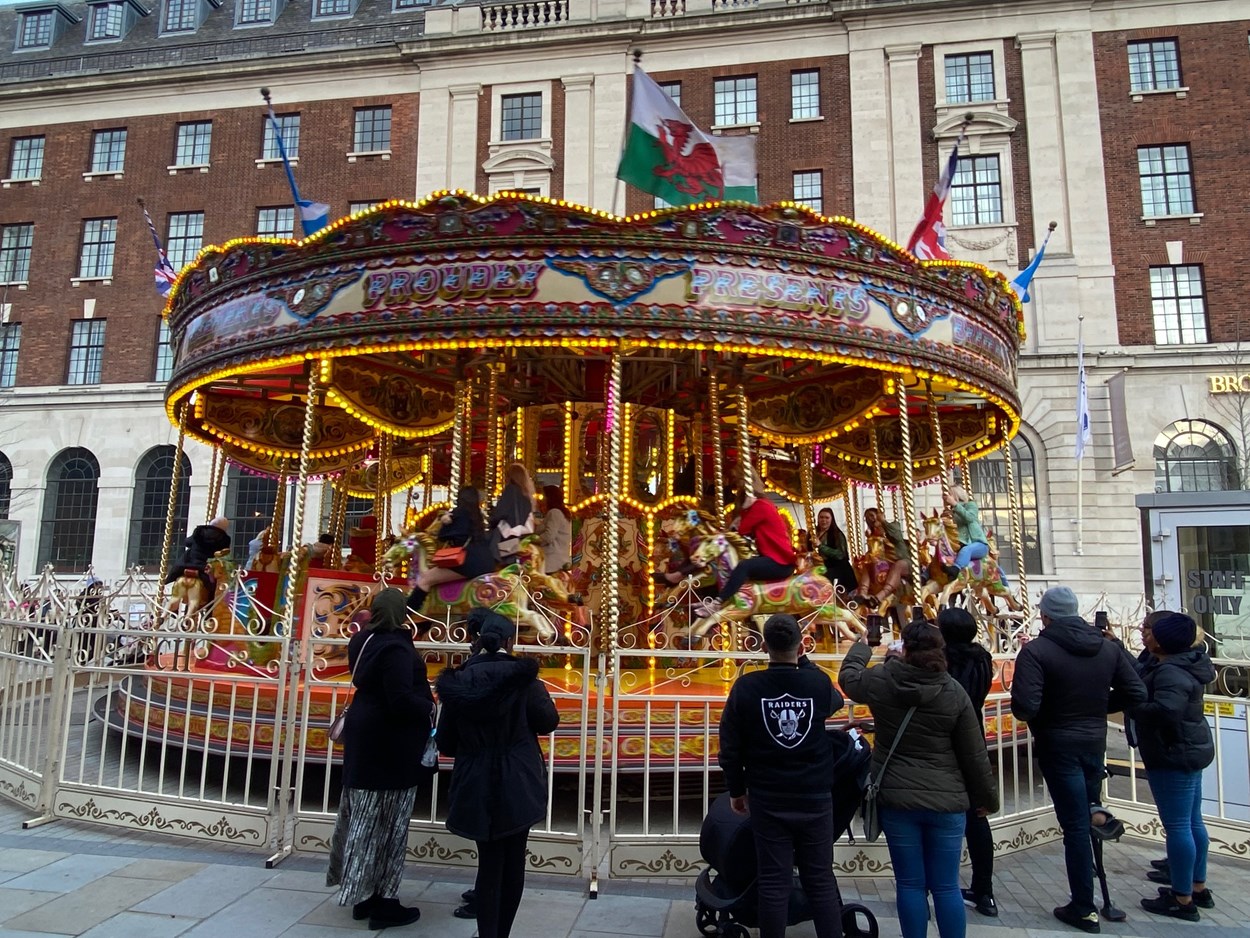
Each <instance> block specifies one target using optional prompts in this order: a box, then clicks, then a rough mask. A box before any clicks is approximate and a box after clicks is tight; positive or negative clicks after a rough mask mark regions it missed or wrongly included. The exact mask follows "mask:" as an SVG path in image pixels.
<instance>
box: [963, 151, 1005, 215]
mask: <svg viewBox="0 0 1250 938" xmlns="http://www.w3.org/2000/svg"><path fill="white" fill-rule="evenodd" d="M1002 220H1003V186H1002V181H1001V180H1000V178H999V173H998V157H997V156H964V157H960V158H959V160H958V161H957V162H956V165H955V178H954V179H953V180H952V181H951V224H953V225H956V226H959V225H997V224H1001V223H1002Z"/></svg>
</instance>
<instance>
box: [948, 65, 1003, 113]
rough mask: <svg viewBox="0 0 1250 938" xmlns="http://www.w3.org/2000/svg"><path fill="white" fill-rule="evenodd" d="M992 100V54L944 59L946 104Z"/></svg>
mask: <svg viewBox="0 0 1250 938" xmlns="http://www.w3.org/2000/svg"><path fill="white" fill-rule="evenodd" d="M993 100H994V53H992V52H973V53H971V54H969V55H948V56H947V57H946V103H947V104H967V103H970V102H972V101H993Z"/></svg>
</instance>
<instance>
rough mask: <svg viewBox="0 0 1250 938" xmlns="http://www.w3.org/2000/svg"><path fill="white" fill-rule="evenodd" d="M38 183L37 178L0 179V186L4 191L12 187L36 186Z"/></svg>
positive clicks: (38, 179) (38, 178)
mask: <svg viewBox="0 0 1250 938" xmlns="http://www.w3.org/2000/svg"><path fill="white" fill-rule="evenodd" d="M40 181H41V179H40V177H39V176H30V177H22V178H21V179H18V178H16V177H14V178H12V179H0V186H3V187H4V188H6V189H8V188H10V187H12V186H20V185H27V186H37V185H39V183H40Z"/></svg>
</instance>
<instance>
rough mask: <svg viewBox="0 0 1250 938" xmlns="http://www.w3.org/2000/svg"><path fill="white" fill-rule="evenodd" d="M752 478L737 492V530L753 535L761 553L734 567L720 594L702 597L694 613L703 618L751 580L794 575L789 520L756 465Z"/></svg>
mask: <svg viewBox="0 0 1250 938" xmlns="http://www.w3.org/2000/svg"><path fill="white" fill-rule="evenodd" d="M749 478H750V482H749V483H748V482H747V481H746V480H744V481H743V484H742V490H741V492H740V493H739V496H738V502H739V504H738V508H739V511H740V514H739V516H738V533H739V534H741V535H742V536H743V537H750V538H754V540H755V545H756V547H757V548H758V549H759V552H760V553H759V556H758V557H748V558H746V559H745V560H742V561H740V562H739V563H738V565H737V566H736V567H734V568H733V570H732V571H731V572H730V574H729V578H728V580H727V582H726V583H725V585H724V587H722V589H721V591H720V595H718V596H717V597H716V598H715V599H705V600H703V602H702V604H701V605H700V606H698V607H696V608H695V610H694V611H695V614H696V615H698V616H699V617H700V618H704V617H707V616H711V615H713V614H714V613H716V612H717V611H718V610H719V609H720V607H721V605H722V604H723V603H725V602H726V601H728V600H729V598H730V597H731V596H733V594H734V593H736V592H738V590H739V589H741V588H742V584H744V583H746V582H747V581H748V580H750V581H754V582H763V583H771V582H775V581H777V580H786V579H789V578H790V577H792V576H793V575H794V562H795V560H796V555H795V552H794V544H792V543H791V541H790V532H789V531H788V530H787V529H786V523H785V521H784V520H783V519H782V517H781V514H780V513H779V512H778V511H777V508H776V506H775V505H773V503H772V502H770V501H769V500H768V497H767V495H768V490H767V489H766V488H764V480H763V479H761V478H760V474H759V472H758V471H756V469H755V468H754V467H752V468H751V470H750V476H749Z"/></svg>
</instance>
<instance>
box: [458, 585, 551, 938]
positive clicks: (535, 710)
mask: <svg viewBox="0 0 1250 938" xmlns="http://www.w3.org/2000/svg"><path fill="white" fill-rule="evenodd" d="M469 631H470V634H476V635H477V639H476V641H475V642H474V646H473V648H474V654H473V655H472V656H471V657H470V658H469V659H468V660H467V661H465V663H464V664H462V665H461V666H460V667H458V668H449V669H447V670H445V671H443V673H442V674H440V675H439V677H438V682H437V687H438V698H439V701H440V702H441V704H442V707H443V709H442V715H441V717H440V718H439V723H438V736H437V739H438V749H439V752H441V753H443V754H444V755H447V756H451V757H453V758H454V759H455V765H454V768H453V769H452V774H451V790H450V792H449V795H448V799H449V804H448V808H447V829H448V830H449V831H451V832H452V833H453V834H456V835H457V836H459V837H464V838H466V839H468V840H472V841H474V842H475V843H476V844H477V857H478V861H477V879H476V882H475V884H474V889H473V893H474V896H475V899H476V911H477V924H478V935H479V938H507V936H508V935H509V934H510V933H511V931H512V922H513V920H514V919H515V918H516V913H517V909H518V908H520V905H521V895H522V894H523V893H524V891H525V853H526V842H527V841H528V839H529V831H530V828H531V827H533V826H534V825H535V824H538V823H539V822H541V821H542V820H543V818H544V817H545V816H546V813H547V769H546V764H545V762H544V760H543V754H542V750H541V749H540V748H539V746H538V737H539V736H546V735H547V734H549V733H552V732H554V731H555V729H556V727H557V726H558V725H559V723H560V716H559V714H558V713H557V712H556V707H555V704H554V703H553V702H552V700H551V695H550V694H548V693H547V688H546V687H545V686H544V685H543V683H542V681H540V680H539V678H538V662H537V661H536V660H534V659H533V658H516V657H513V656H512V655H511V654H510V653H509V651H510V649H511V647H512V643H513V640H514V639H515V637H516V628H515V627H514V626H513V624H512V623H511V622H510V621H508V620H507V619H505V618H504V617H503V616H501V615H499V614H498V613H496V612H492V611H491V610H489V609H485V608H481V607H478V608H475V609H474V610H473V611H472V612H471V613H470V614H469Z"/></svg>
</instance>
